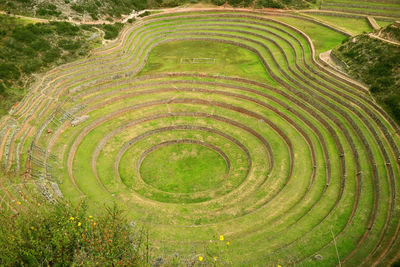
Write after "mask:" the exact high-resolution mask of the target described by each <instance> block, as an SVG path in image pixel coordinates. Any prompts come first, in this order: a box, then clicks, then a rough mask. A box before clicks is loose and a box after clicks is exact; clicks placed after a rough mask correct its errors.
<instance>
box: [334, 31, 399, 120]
mask: <svg viewBox="0 0 400 267" xmlns="http://www.w3.org/2000/svg"><path fill="white" fill-rule="evenodd" d="M379 36H381V37H387V36H390V40H391V41H395V40H400V29H399V28H398V27H397V26H394V25H393V24H392V25H389V26H387V27H385V28H384V29H382V30H381V31H380V32H379ZM333 54H334V55H335V56H336V57H337V58H338V59H340V60H341V61H342V62H344V63H345V68H346V71H347V72H348V73H349V74H350V75H351V76H353V77H355V78H356V79H358V80H361V81H363V82H364V83H366V84H367V85H368V86H369V87H370V92H371V93H372V95H373V96H374V97H375V99H376V100H377V101H378V102H379V103H380V104H381V105H382V106H383V108H384V109H385V110H386V111H387V112H388V113H389V114H391V115H392V116H393V118H394V119H395V120H396V121H397V122H398V123H400V90H399V88H400V45H396V44H393V43H390V42H387V41H384V40H380V39H377V38H372V36H370V35H368V34H362V35H358V36H356V37H354V38H351V39H349V40H347V41H346V42H344V43H343V44H342V45H340V46H339V47H337V48H336V49H334V50H333Z"/></svg>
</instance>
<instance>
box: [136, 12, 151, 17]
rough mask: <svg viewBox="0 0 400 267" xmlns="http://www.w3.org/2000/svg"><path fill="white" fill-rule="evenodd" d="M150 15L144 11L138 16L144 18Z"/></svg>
mask: <svg viewBox="0 0 400 267" xmlns="http://www.w3.org/2000/svg"><path fill="white" fill-rule="evenodd" d="M150 14H151V13H150V11H145V12H143V13H142V14H140V15H139V17H145V16H148V15H150Z"/></svg>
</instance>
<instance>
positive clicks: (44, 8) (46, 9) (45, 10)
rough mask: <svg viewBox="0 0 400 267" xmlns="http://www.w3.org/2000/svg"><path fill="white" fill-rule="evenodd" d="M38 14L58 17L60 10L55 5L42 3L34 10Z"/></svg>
mask: <svg viewBox="0 0 400 267" xmlns="http://www.w3.org/2000/svg"><path fill="white" fill-rule="evenodd" d="M36 14H38V15H39V16H56V17H58V16H59V15H60V14H61V12H60V11H58V10H57V6H55V5H53V4H46V3H44V4H42V5H40V6H39V9H38V11H37V12H36Z"/></svg>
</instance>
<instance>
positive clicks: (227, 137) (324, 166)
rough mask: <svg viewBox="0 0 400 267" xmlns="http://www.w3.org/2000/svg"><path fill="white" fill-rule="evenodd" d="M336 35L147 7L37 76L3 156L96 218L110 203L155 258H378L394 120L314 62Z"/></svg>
mask: <svg viewBox="0 0 400 267" xmlns="http://www.w3.org/2000/svg"><path fill="white" fill-rule="evenodd" d="M343 23H344V24H343V25H346V27H348V26H347V25H349V23H351V21H344V22H343ZM362 27H364V26H362V25H361V24H358V25H357V29H358V30H360V29H361V28H362ZM345 38H346V36H344V35H342V34H340V33H338V32H335V31H333V30H331V29H328V28H326V27H324V26H321V25H318V24H315V23H313V22H310V21H306V20H303V19H302V18H301V17H296V18H295V17H286V16H278V15H269V14H268V15H260V14H255V13H248V12H246V11H236V12H229V11H227V10H225V11H224V10H219V11H207V12H206V11H204V12H191V13H190V12H189V13H188V12H182V13H179V12H175V13H171V14H163V13H161V14H156V15H153V16H149V17H146V18H144V19H143V20H141V21H140V23H137V24H136V23H134V24H132V25H130V26H126V27H125V28H124V29H123V30H122V32H121V35H120V37H119V41H118V42H113V43H110V44H108V45H107V46H105V47H102V48H100V49H98V50H96V51H95V52H94V53H93V55H92V56H91V57H89V58H87V59H82V60H79V61H76V62H73V63H70V64H67V65H64V66H61V67H59V68H56V69H53V70H52V71H50V72H48V73H46V74H44V75H43V76H41V77H40V78H39V80H38V82H37V83H35V84H34V85H33V87H32V90H31V91H32V93H31V94H29V95H28V96H27V97H26V98H25V99H24V100H23V101H21V102H20V103H19V104H18V105H17V106H16V107H15V110H14V111H13V114H12V117H11V116H7V117H4V118H3V119H2V120H1V121H0V123H1V124H0V125H1V127H0V136H1V139H0V140H2V142H0V153H1V154H0V156H1V157H0V158H1V160H2V161H3V163H4V164H5V166H6V167H7V168H9V169H12V170H14V171H16V172H24V171H25V169H26V168H28V167H29V174H30V176H29V177H31V178H32V179H40V177H43V175H46V179H47V180H52V181H55V182H57V185H58V187H59V189H60V192H62V194H63V196H64V197H65V198H66V199H68V200H71V201H72V202H73V203H75V204H78V203H80V201H81V200H82V199H86V200H87V201H88V203H89V211H90V212H92V213H93V214H95V213H96V210H98V208H99V207H100V206H103V205H107V204H112V203H118V204H119V205H120V206H121V208H122V209H123V210H125V211H126V216H127V219H128V220H130V221H133V222H135V223H136V224H138V225H140V226H144V227H146V229H148V230H149V235H150V243H151V247H152V250H151V255H150V258H151V259H150V260H151V261H152V263H155V262H156V260H157V259H160V258H161V259H162V260H163V262H164V264H166V266H168V264H169V263H170V262H174V261H175V262H177V263H179V264H181V265H183V266H185V265H187V263H188V262H190V263H192V264H193V266H203V264H209V265H213V264H216V265H217V266H223V265H224V266H225V265H232V266H277V265H281V266H336V265H338V264H339V262H338V256H339V261H340V264H341V265H343V266H373V265H374V264H379V265H381V266H389V265H390V263H392V262H393V260H394V259H395V258H396V255H397V252H398V250H399V248H400V243H399V242H400V240H399V238H398V234H399V231H398V225H399V223H400V216H399V215H400V214H399V212H400V209H399V204H398V203H399V190H400V187H399V185H398V183H397V182H396V181H397V180H398V179H399V178H400V166H399V164H398V159H399V157H400V148H399V145H400V137H399V136H398V135H397V134H396V131H398V126H397V125H396V124H395V123H394V122H393V120H392V119H391V118H390V117H389V116H388V115H387V114H386V113H385V112H384V111H383V110H382V109H381V108H380V107H379V106H377V105H376V103H375V102H374V101H373V99H372V98H371V97H370V95H369V94H368V91H367V90H366V89H364V88H361V87H360V86H358V85H356V84H355V83H353V81H351V80H347V81H344V80H343V78H342V76H340V75H339V74H337V73H335V72H334V71H333V70H330V69H328V68H326V67H324V66H323V65H322V63H321V62H320V61H318V60H317V59H316V58H317V56H318V53H320V52H324V51H326V50H329V49H332V48H334V47H335V46H337V45H339V44H340V43H341V42H342V41H343V40H344V39H345ZM54 99H58V101H53V100H54ZM77 119H78V121H79V120H81V121H80V122H77ZM73 121H74V122H73ZM72 122H73V124H74V125H73V126H72V125H71V123H72ZM12 125H15V126H12ZM32 143H33V144H34V145H31V144H32ZM28 151H29V153H28ZM31 178H30V179H31ZM58 187H57V186H55V185H54V184H51V183H48V184H47V186H44V188H45V189H43V188H42V190H43V191H45V192H48V194H50V195H56V193H57V192H58V189H57V188H58ZM46 190H47V191H46ZM3 191H5V189H4V190H3ZM7 197H9V198H10V199H12V198H15V199H20V198H21V196H20V195H19V194H18V193H16V194H15V195H11V194H10V196H7V195H6V194H5V198H7ZM5 203H11V204H10V206H11V207H13V205H14V206H15V204H13V203H15V201H14V202H12V201H11V200H10V201H9V202H5ZM4 205H6V204H4ZM15 209H18V207H16V208H15ZM220 235H222V236H223V238H221V239H223V240H220ZM205 248H208V250H207V249H205ZM199 257H202V259H203V261H202V262H201V261H199V259H200V258H199ZM214 257H217V260H215V259H214Z"/></svg>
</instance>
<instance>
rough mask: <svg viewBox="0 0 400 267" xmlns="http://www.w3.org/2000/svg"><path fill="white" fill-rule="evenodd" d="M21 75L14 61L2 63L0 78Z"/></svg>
mask: <svg viewBox="0 0 400 267" xmlns="http://www.w3.org/2000/svg"><path fill="white" fill-rule="evenodd" d="M19 76H20V73H19V70H18V68H17V67H16V66H15V65H14V64H12V63H4V62H3V63H0V79H2V80H11V79H18V78H19Z"/></svg>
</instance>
